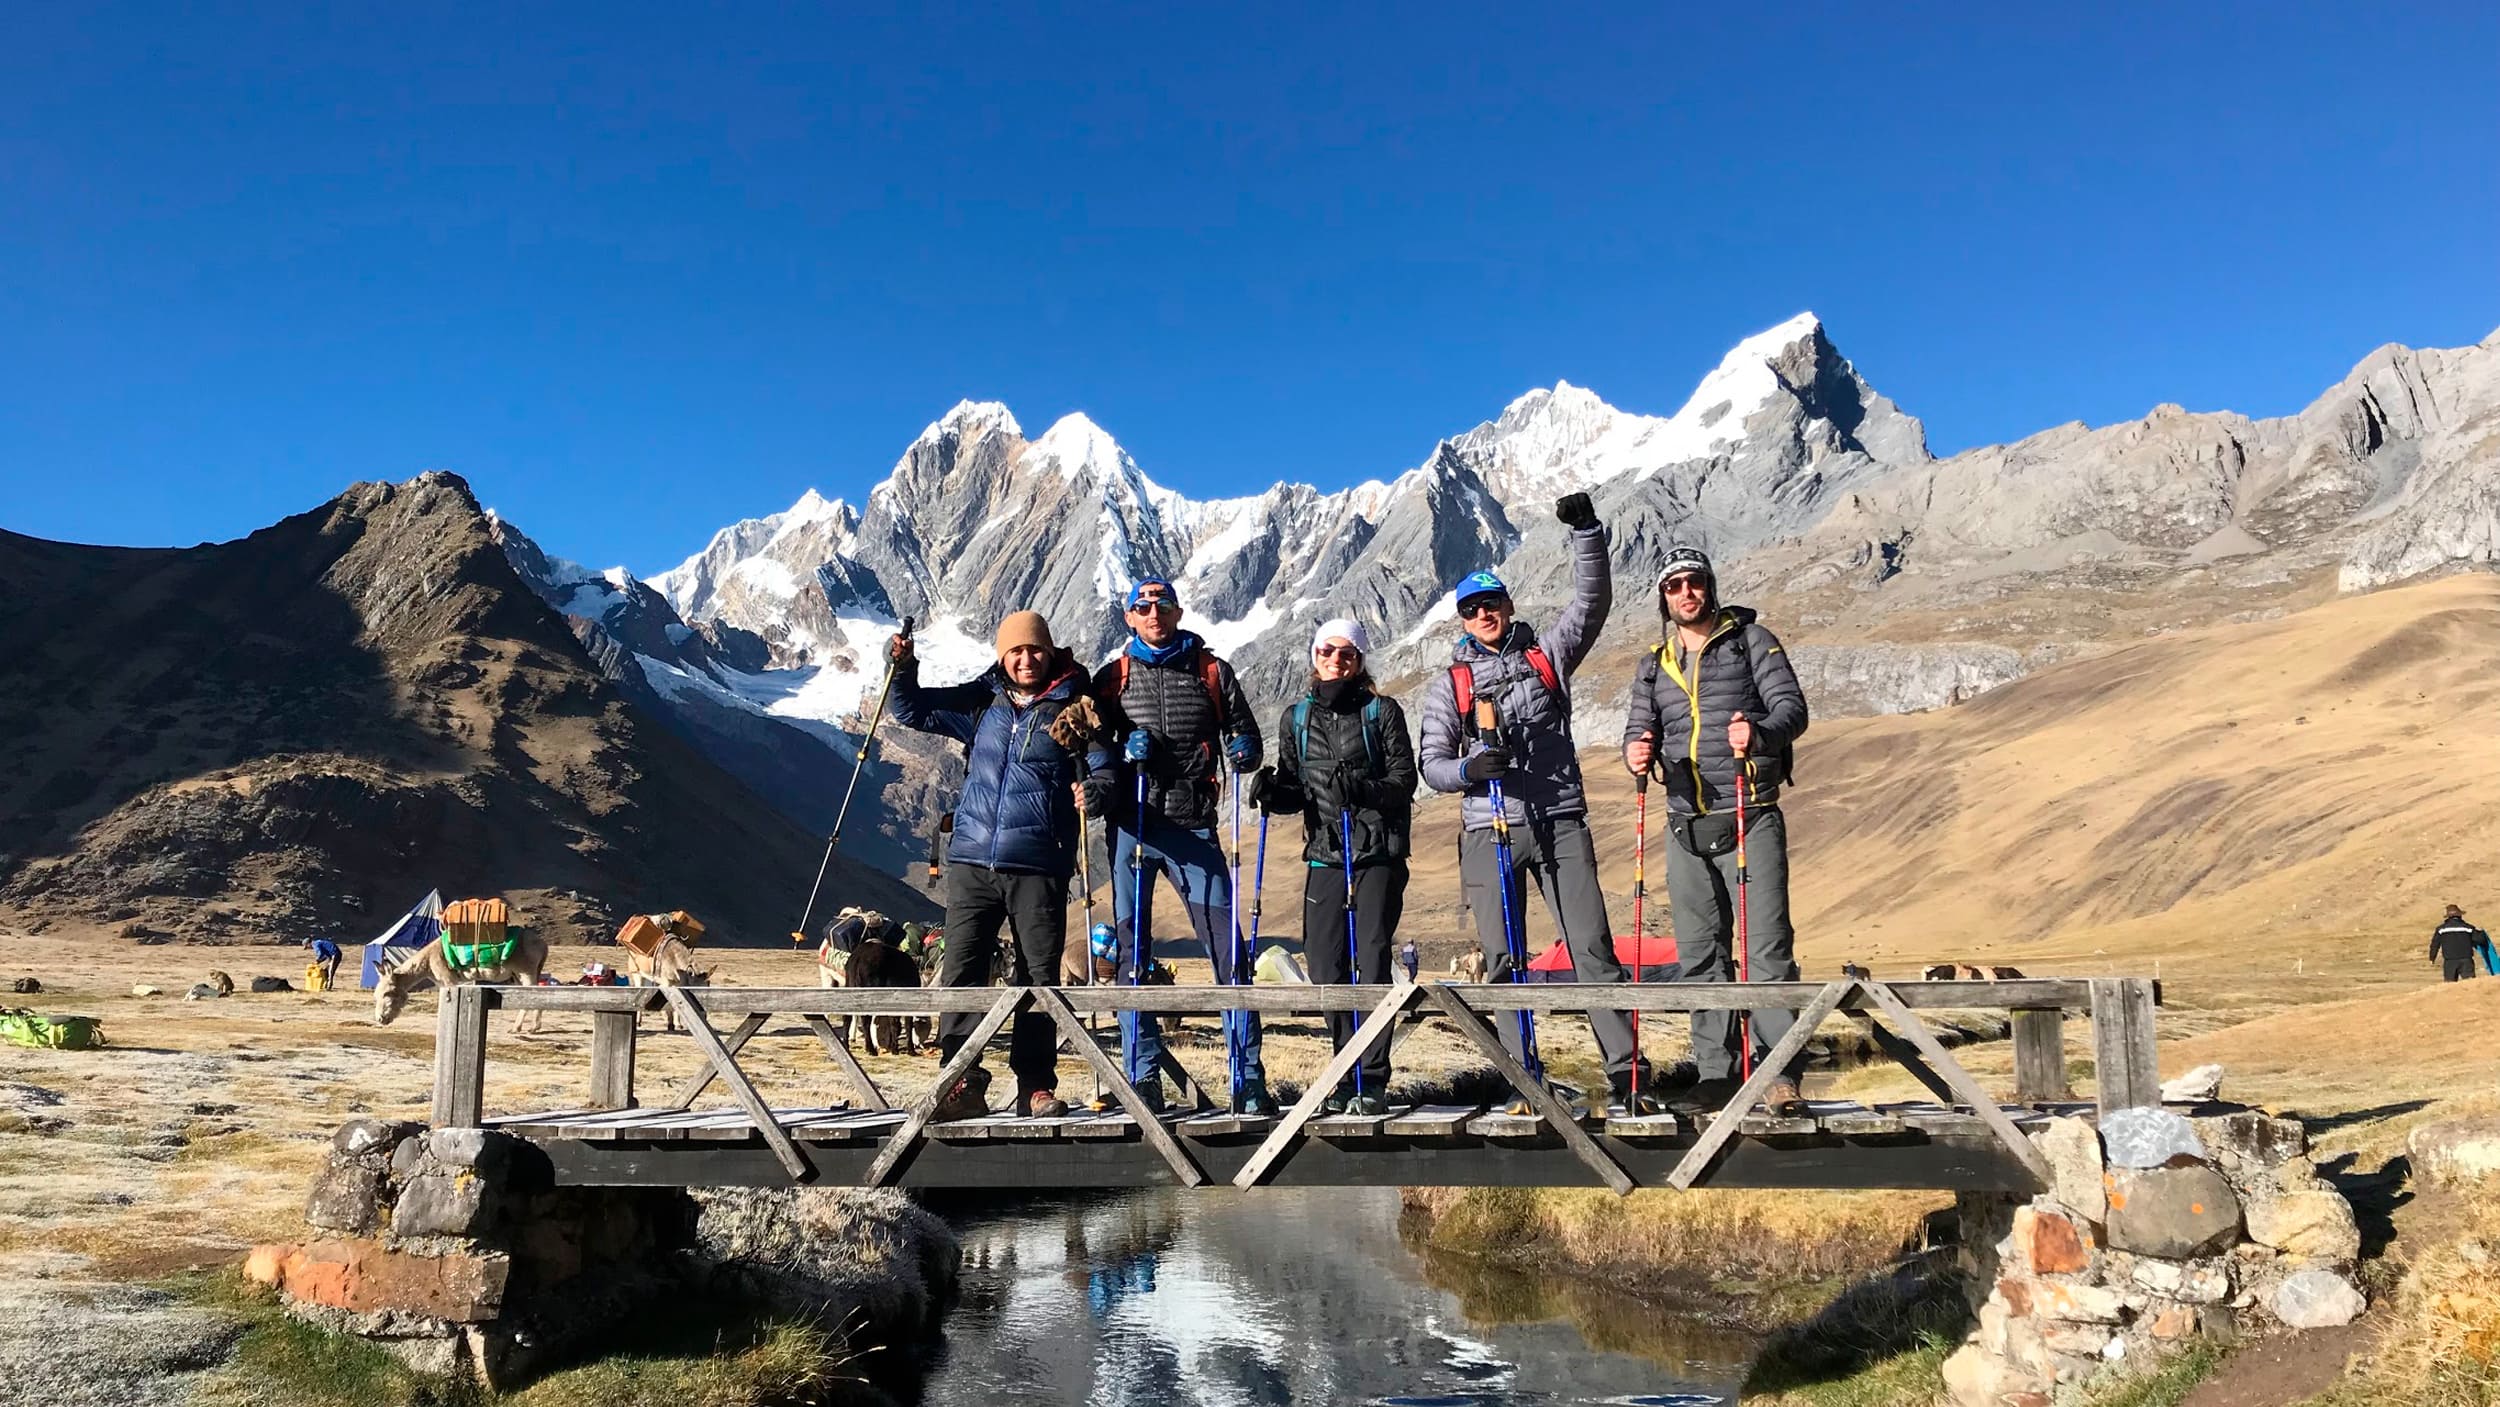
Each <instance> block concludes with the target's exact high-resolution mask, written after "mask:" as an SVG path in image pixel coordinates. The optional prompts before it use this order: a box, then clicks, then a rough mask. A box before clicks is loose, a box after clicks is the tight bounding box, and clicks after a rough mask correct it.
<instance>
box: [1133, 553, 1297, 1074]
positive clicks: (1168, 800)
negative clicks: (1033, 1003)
mask: <svg viewBox="0 0 2500 1407" xmlns="http://www.w3.org/2000/svg"><path fill="white" fill-rule="evenodd" d="M1125 618H1126V622H1127V625H1128V629H1129V638H1128V643H1127V644H1126V645H1124V646H1122V647H1121V650H1120V653H1119V654H1118V655H1116V656H1114V657H1113V658H1112V659H1111V660H1110V661H1109V662H1108V663H1106V664H1104V665H1103V666H1102V667H1101V668H1099V669H1097V670H1095V671H1094V695H1095V697H1096V698H1097V699H1099V700H1100V701H1101V704H1102V709H1103V717H1104V727H1105V733H1104V736H1106V737H1109V738H1113V739H1119V740H1121V747H1120V755H1119V757H1118V758H1117V759H1115V760H1111V761H1106V762H1105V763H1103V764H1102V766H1101V767H1100V768H1099V769H1098V770H1097V771H1096V772H1095V773H1094V777H1095V779H1096V780H1097V781H1099V782H1101V783H1104V784H1105V788H1106V790H1105V794H1104V796H1103V797H1102V801H1103V804H1104V805H1105V806H1106V807H1108V808H1109V811H1108V812H1107V813H1106V814H1107V815H1109V816H1111V817H1113V818H1115V819H1118V818H1122V817H1124V818H1125V822H1126V823H1125V824H1122V825H1117V826H1115V827H1114V828H1113V835H1112V850H1111V909H1112V917H1113V918H1114V919H1116V920H1117V921H1118V922H1119V924H1120V926H1121V928H1122V932H1123V935H1124V939H1125V942H1124V944H1123V952H1122V954H1121V959H1120V979H1121V980H1122V981H1137V980H1142V978H1143V976H1144V974H1145V973H1146V972H1147V971H1149V970H1150V969H1151V967H1152V965H1153V959H1154V953H1153V952H1152V951H1151V947H1152V941H1153V934H1154V872H1155V871H1157V870H1161V871H1162V872H1163V875H1164V877H1165V878H1166V879H1169V880H1170V881H1172V887H1173V888H1174V889H1177V890H1179V891H1180V896H1181V908H1182V909H1183V911H1185V912H1186V913H1187V914H1188V915H1189V926H1190V928H1191V929H1192V930H1193V931H1194V932H1195V933H1196V934H1197V935H1198V941H1199V942H1201V943H1204V944H1206V945H1207V956H1208V957H1209V958H1210V959H1212V960H1213V962H1214V964H1215V980H1216V981H1218V982H1226V983H1229V982H1232V981H1234V980H1235V973H1234V962H1235V959H1236V957H1239V958H1240V959H1241V960H1242V961H1243V962H1244V963H1245V964H1246V963H1248V962H1250V961H1253V960H1255V957H1254V955H1251V954H1246V953H1242V952H1241V951H1240V948H1241V946H1242V944H1241V942H1240V938H1239V930H1238V929H1236V928H1235V927H1234V926H1233V917H1232V911H1233V880H1232V874H1231V872H1230V870H1229V868H1228V867H1227V864H1226V861H1225V857H1224V847H1223V846H1222V845H1221V844H1219V843H1218V842H1217V840H1216V822H1217V821H1218V819H1219V817H1220V812H1221V805H1220V798H1221V797H1222V795H1223V780H1222V778H1223V771H1224V769H1226V768H1230V769H1231V770H1232V771H1233V772H1235V773H1236V774H1242V775H1246V774H1248V773H1251V772H1254V771H1257V770H1258V766H1259V755H1260V740H1259V724H1258V720H1257V719H1255V718H1253V717H1251V716H1250V702H1249V700H1248V699H1246V698H1244V697H1243V696H1242V692H1241V681H1239V680H1238V679H1235V678H1234V677H1233V667H1232V666H1231V665H1229V664H1226V663H1225V662H1224V661H1223V660H1222V659H1220V658H1218V657H1217V656H1216V653H1215V651H1213V650H1212V649H1209V648H1208V647H1207V642H1206V641H1204V640H1202V639H1200V638H1199V637H1198V636H1197V635H1196V634H1194V633H1192V632H1190V631H1186V630H1183V629H1181V628H1180V623H1181V598H1180V593H1179V592H1178V591H1176V590H1174V589H1173V586H1172V583H1170V582H1168V581H1164V580H1162V579H1160V578H1158V577H1148V578H1146V579H1145V580H1143V581H1140V582H1138V583H1137V584H1136V585H1135V586H1132V587H1130V588H1129V593H1128V608H1127V612H1126V617H1125ZM1115 767H1119V768H1125V771H1124V772H1122V771H1115V770H1114V768H1115ZM1141 801H1142V803H1143V807H1142V809H1143V814H1139V812H1140V803H1141ZM1141 905H1142V908H1143V912H1140V911H1139V910H1140V908H1141ZM1141 935H1142V936H1143V937H1144V938H1145V940H1146V941H1144V942H1140V941H1139V938H1140V937H1141ZM1249 979H1250V974H1249V973H1248V972H1243V973H1241V974H1239V980H1241V981H1244V982H1247V981H1248V980H1249ZM1224 1032H1225V1047H1226V1050H1227V1052H1228V1063H1230V1064H1231V1065H1232V1066H1233V1069H1232V1071H1231V1074H1232V1080H1233V1090H1234V1095H1233V1101H1232V1102H1233V1112H1234V1113H1237V1114H1274V1113H1275V1112H1276V1101H1275V1099H1274V1098H1273V1097H1272V1096H1270V1095H1269V1093H1268V1089H1267V1066H1266V1062H1265V1059H1264V1057H1263V1055H1262V1052H1261V1043H1260V1039H1259V1017H1258V1013H1257V1012H1254V1011H1227V1012H1225V1013H1224ZM1120 1035H1121V1047H1122V1053H1123V1056H1124V1057H1125V1060H1126V1064H1127V1070H1126V1073H1127V1075H1128V1080H1129V1083H1130V1084H1132V1085H1134V1086H1136V1087H1137V1092H1138V1093H1139V1094H1140V1095H1141V1096H1143V1097H1144V1098H1145V1100H1146V1102H1147V1103H1148V1104H1149V1105H1152V1106H1154V1107H1156V1108H1161V1107H1162V1102H1163V1085H1162V1064H1163V1026H1162V1023H1161V1022H1160V1021H1158V1020H1157V1019H1156V1018H1155V1016H1154V1015H1153V1014H1152V1013H1150V1012H1135V1011H1124V1012H1121V1013H1120Z"/></svg>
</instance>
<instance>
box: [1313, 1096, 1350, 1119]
mask: <svg viewBox="0 0 2500 1407" xmlns="http://www.w3.org/2000/svg"><path fill="white" fill-rule="evenodd" d="M1348 1097H1349V1096H1347V1095H1346V1094H1345V1093H1344V1092H1343V1091H1342V1090H1341V1091H1339V1092H1337V1093H1335V1094H1332V1095H1330V1096H1328V1097H1327V1098H1326V1099H1323V1100H1321V1101H1320V1102H1319V1112H1320V1113H1321V1114H1323V1115H1326V1116H1330V1117H1334V1116H1336V1115H1338V1114H1342V1113H1344V1112H1345V1106H1346V1100H1347V1098H1348Z"/></svg>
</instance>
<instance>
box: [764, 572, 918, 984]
mask: <svg viewBox="0 0 2500 1407" xmlns="http://www.w3.org/2000/svg"><path fill="white" fill-rule="evenodd" d="M902 636H903V639H904V640H906V641H908V640H910V639H911V617H910V616H905V617H903V629H902ZM901 664H902V660H901V659H899V658H898V657H896V655H895V654H894V651H893V650H892V649H891V648H888V649H887V651H886V656H885V682H884V683H883V684H880V685H878V686H877V706H876V707H875V708H874V709H873V710H871V711H870V712H869V714H868V732H867V735H866V736H864V737H862V738H861V739H860V740H859V756H858V757H857V758H856V759H854V760H853V761H852V763H851V781H850V785H848V786H846V787H844V788H843V789H842V806H841V809H839V810H837V811H835V812H834V813H833V834H831V835H829V836H826V837H825V858H824V859H822V860H819V861H818V862H817V863H816V882H815V883H814V884H811V885H809V886H807V906H806V907H805V908H803V909H801V910H800V911H799V926H798V927H797V928H795V929H793V930H791V933H790V941H791V942H793V943H804V942H806V941H807V922H808V920H809V919H812V918H814V917H815V916H816V895H817V893H818V892H819V891H821V890H822V889H823V888H824V887H825V871H827V870H829V869H831V868H833V847H834V846H836V845H838V844H840V843H841V840H842V823H843V822H844V821H847V820H849V819H850V816H851V797H852V796H853V795H854V794H855V793H857V792H858V791H859V774H860V773H862V772H865V771H867V770H868V754H869V752H870V751H871V750H873V749H874V748H875V747H876V745H877V725H878V724H879V723H881V722H883V721H885V700H886V696H887V695H888V694H891V693H893V692H894V671H895V669H896V667H897V666H899V665H901Z"/></svg>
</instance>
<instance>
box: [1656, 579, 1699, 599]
mask: <svg viewBox="0 0 2500 1407" xmlns="http://www.w3.org/2000/svg"><path fill="white" fill-rule="evenodd" d="M1658 589H1659V590H1660V591H1663V592H1665V593H1667V594H1668V595H1670V596H1688V595H1689V596H1706V595H1708V594H1709V593H1710V578H1708V577H1706V576H1700V575H1697V574H1696V575H1687V576H1671V577H1668V578H1667V579H1666V580H1665V581H1663V582H1661V583H1659V585H1658Z"/></svg>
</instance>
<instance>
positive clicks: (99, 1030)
mask: <svg viewBox="0 0 2500 1407" xmlns="http://www.w3.org/2000/svg"><path fill="white" fill-rule="evenodd" d="M0 1040H6V1041H9V1042H10V1043H12V1044H15V1045H22V1046H32V1047H34V1048H35V1049H37V1050H93V1049H95V1048H96V1047H97V1046H100V1045H102V1044H104V1026H103V1023H101V1022H99V1021H97V1020H96V1019H95V1018H94V1017H92V1016H43V1015H39V1014H37V1013H35V1012H32V1011H29V1010H27V1009H25V1008H24V1007H5V1008H0Z"/></svg>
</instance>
